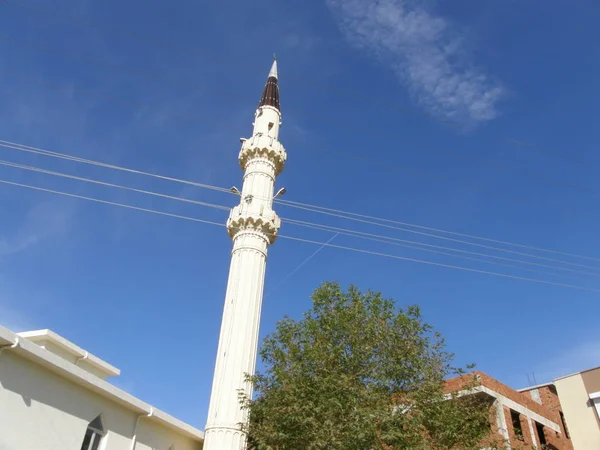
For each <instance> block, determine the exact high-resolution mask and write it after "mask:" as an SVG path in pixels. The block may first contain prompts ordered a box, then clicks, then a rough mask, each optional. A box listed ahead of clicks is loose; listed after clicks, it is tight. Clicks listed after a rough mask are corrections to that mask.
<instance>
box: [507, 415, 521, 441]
mask: <svg viewBox="0 0 600 450" xmlns="http://www.w3.org/2000/svg"><path fill="white" fill-rule="evenodd" d="M510 420H511V422H512V426H513V431H514V432H515V436H516V438H517V439H518V440H520V441H522V440H523V428H521V415H520V414H519V413H518V412H516V411H513V410H512V409H511V410H510Z"/></svg>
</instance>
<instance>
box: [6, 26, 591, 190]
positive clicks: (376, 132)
mask: <svg viewBox="0 0 600 450" xmlns="http://www.w3.org/2000/svg"><path fill="white" fill-rule="evenodd" d="M0 39H2V40H5V41H9V42H12V43H16V44H17V45H21V46H26V47H33V48H35V49H37V50H41V51H44V52H47V53H50V54H55V55H56V54H57V55H62V56H66V57H68V58H71V59H74V60H76V61H83V62H85V63H88V64H95V65H99V66H103V67H108V68H110V69H113V70H119V71H122V72H127V73H131V74H135V75H138V76H141V77H145V78H149V79H153V80H158V81H162V82H165V83H170V84H175V85H180V86H184V87H189V88H200V87H201V88H202V89H203V90H205V91H206V90H209V91H214V92H219V93H220V94H221V95H227V96H229V97H232V98H233V97H234V96H233V95H232V94H231V92H230V91H229V90H226V89H219V88H218V87H215V86H210V87H209V88H207V87H206V86H200V85H198V84H195V83H189V82H184V81H181V80H176V79H173V78H170V77H164V76H160V75H155V74H151V73H148V72H146V71H140V70H136V69H133V68H130V67H126V66H122V65H119V64H114V63H108V62H104V61H98V60H95V59H91V58H88V57H83V56H79V55H72V54H69V53H64V52H61V51H58V50H55V49H52V48H48V47H46V46H42V45H40V44H38V43H35V42H30V41H22V40H18V39H14V38H12V37H9V36H6V35H0ZM304 114H306V115H309V116H312V117H315V118H317V119H318V120H319V121H321V122H322V121H326V122H329V123H331V124H332V125H335V126H338V127H344V128H350V129H351V130H352V131H359V132H361V133H366V134H373V135H377V136H379V137H382V138H384V139H387V140H397V141H399V142H403V143H405V144H408V145H410V146H412V147H414V148H417V149H419V150H425V151H430V152H435V153H439V154H443V155H448V156H451V157H453V158H457V159H460V160H469V161H474V162H475V163H477V164H479V165H483V166H488V167H495V168H499V169H501V170H505V171H508V172H510V173H513V174H519V175H525V176H528V177H531V178H533V179H535V180H538V181H541V182H543V183H548V184H551V185H555V186H559V187H561V188H567V189H572V190H577V191H581V192H586V193H589V194H593V195H596V196H600V192H599V191H596V190H594V189H591V188H588V187H585V186H579V185H576V184H571V183H565V182H562V181H560V180H556V179H553V178H549V177H546V176H543V175H539V174H537V173H531V172H527V171H523V170H520V169H515V168H514V167H510V166H507V165H504V164H501V163H498V162H496V161H490V160H485V159H481V158H476V157H472V156H470V155H466V154H463V153H460V152H456V151H454V150H450V149H447V148H443V149H442V148H437V147H432V146H429V145H423V144H420V143H417V142H414V141H411V140H408V139H404V138H401V137H399V136H396V135H390V134H387V133H383V132H381V131H379V130H375V129H370V128H365V127H362V126H360V125H357V124H347V123H342V122H337V121H334V120H332V119H331V118H330V117H325V116H319V115H317V114H314V113H311V112H304ZM314 149H315V150H319V151H322V152H325V153H333V154H336V155H338V156H341V157H344V158H348V159H354V160H355V159H360V160H364V161H367V162H370V163H371V164H376V165H384V166H385V167H390V164H389V163H380V164H378V161H376V160H374V159H372V158H365V157H361V156H359V155H350V154H347V153H339V152H332V151H328V150H326V149H320V148H314ZM392 166H394V165H393V164H392ZM398 167H399V168H400V169H402V170H404V171H408V172H411V173H415V172H417V173H420V174H422V173H423V172H422V171H417V170H414V169H408V168H404V167H403V166H398ZM424 173H425V174H428V172H424ZM428 176H432V177H434V178H436V179H438V180H440V181H443V182H449V183H455V184H458V185H461V186H466V187H469V188H475V189H478V190H483V191H486V192H493V193H500V192H498V191H495V190H490V189H484V188H480V187H477V186H473V185H471V184H468V183H461V182H457V181H455V180H451V179H447V178H444V177H436V176H433V175H428Z"/></svg>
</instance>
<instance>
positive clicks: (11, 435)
mask: <svg viewBox="0 0 600 450" xmlns="http://www.w3.org/2000/svg"><path fill="white" fill-rule="evenodd" d="M99 414H102V420H103V423H104V427H105V429H106V430H107V435H106V437H105V441H104V442H103V447H101V449H102V450H130V448H131V438H132V436H133V430H134V427H135V422H136V418H137V414H136V413H135V412H133V411H130V410H128V409H127V408H126V407H124V406H122V405H119V404H116V403H114V402H113V401H110V400H108V399H105V398H103V397H102V396H100V395H98V394H95V393H93V392H90V391H88V390H86V389H85V388H83V387H81V386H78V385H77V384H75V383H73V382H71V381H68V380H65V379H63V378H61V377H59V376H58V375H56V374H54V373H52V372H50V371H48V370H47V369H44V368H42V367H41V366H38V365H37V364H35V363H33V362H30V361H28V360H25V359H23V358H22V357H20V356H18V355H15V354H14V353H11V351H10V350H5V351H4V353H2V355H0V450H80V448H81V443H82V440H83V436H84V434H85V430H86V428H87V425H88V423H89V422H91V421H92V420H93V419H94V418H95V417H96V416H98V415H99ZM171 445H174V449H175V450H199V449H201V448H202V446H201V444H200V443H199V442H196V441H194V440H193V439H191V438H188V437H187V436H184V435H182V434H179V433H177V432H176V431H175V430H171V429H170V428H167V427H165V426H163V425H162V424H160V423H157V422H155V421H152V419H145V418H144V419H141V420H140V425H139V427H138V444H137V446H136V450H168V448H169V446H171Z"/></svg>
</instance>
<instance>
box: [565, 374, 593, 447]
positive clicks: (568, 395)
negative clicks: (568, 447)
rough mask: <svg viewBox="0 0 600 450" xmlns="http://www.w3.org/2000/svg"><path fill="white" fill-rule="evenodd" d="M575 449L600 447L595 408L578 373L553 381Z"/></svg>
mask: <svg viewBox="0 0 600 450" xmlns="http://www.w3.org/2000/svg"><path fill="white" fill-rule="evenodd" d="M554 385H555V386H556V390H557V391H558V397H559V399H560V404H561V406H562V410H563V413H564V415H565V421H566V422H567V427H568V428H569V433H570V435H571V440H572V441H573V448H574V449H575V450H588V449H590V450H591V449H600V428H599V427H598V421H597V419H596V417H594V416H595V414H596V411H595V408H594V405H593V404H592V402H591V401H590V399H589V397H588V393H587V390H586V389H585V385H584V384H583V379H582V378H581V375H580V374H577V375H573V376H570V377H568V378H561V379H558V380H555V381H554Z"/></svg>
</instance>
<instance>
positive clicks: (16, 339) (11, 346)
mask: <svg viewBox="0 0 600 450" xmlns="http://www.w3.org/2000/svg"><path fill="white" fill-rule="evenodd" d="M18 346H19V338H18V337H17V338H15V343H14V344H12V345H4V346H2V347H0V355H2V352H3V351H4V349H5V348H8V349H13V348H17V347H18Z"/></svg>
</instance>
